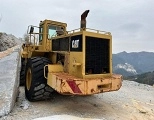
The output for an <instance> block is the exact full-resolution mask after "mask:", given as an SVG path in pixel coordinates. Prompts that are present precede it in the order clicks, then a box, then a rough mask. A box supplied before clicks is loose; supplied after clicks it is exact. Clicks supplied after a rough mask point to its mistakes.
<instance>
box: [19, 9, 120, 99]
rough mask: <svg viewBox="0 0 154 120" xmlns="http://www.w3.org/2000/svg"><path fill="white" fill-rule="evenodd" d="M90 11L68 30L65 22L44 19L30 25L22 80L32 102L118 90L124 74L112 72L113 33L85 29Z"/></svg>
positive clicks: (22, 60)
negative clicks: (58, 96) (37, 23)
mask: <svg viewBox="0 0 154 120" xmlns="http://www.w3.org/2000/svg"><path fill="white" fill-rule="evenodd" d="M88 13H89V10H86V11H85V12H84V13H83V14H82V15H81V27H80V28H79V29H75V30H72V31H67V30H66V27H67V24H66V23H62V22H57V21H52V20H44V21H41V22H40V24H39V27H37V26H32V25H31V26H29V27H28V30H27V33H28V35H29V36H28V39H27V41H26V42H25V43H24V44H23V45H22V51H21V62H22V64H21V65H22V66H21V71H20V78H21V79H20V82H21V84H23V83H24V85H25V95H26V97H27V99H28V100H29V101H38V100H44V99H47V98H49V97H50V96H51V95H52V94H53V92H54V91H57V92H58V93H60V94H63V95H92V94H98V93H103V92H109V91H117V90H119V89H120V87H121V85H122V75H116V74H113V73H112V36H111V33H110V32H105V31H100V30H95V29H89V28H86V17H87V15H88Z"/></svg>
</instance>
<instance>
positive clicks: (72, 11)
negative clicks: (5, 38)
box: [0, 0, 154, 53]
mask: <svg viewBox="0 0 154 120" xmlns="http://www.w3.org/2000/svg"><path fill="white" fill-rule="evenodd" d="M85 10H90V12H89V14H88V17H87V28H92V29H97V30H102V31H107V32H111V34H112V51H113V53H118V52H122V51H126V52H140V51H148V52H154V13H153V11H154V0H0V32H5V33H7V34H13V35H15V36H16V37H23V36H24V34H25V33H26V31H27V28H28V25H35V26H38V25H39V22H40V21H41V20H44V19H51V20H55V21H60V22H65V23H67V30H68V31H69V30H72V29H76V28H79V27H80V16H81V14H82V13H83V12H84V11H85Z"/></svg>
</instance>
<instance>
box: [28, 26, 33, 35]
mask: <svg viewBox="0 0 154 120" xmlns="http://www.w3.org/2000/svg"><path fill="white" fill-rule="evenodd" d="M33 32H34V27H32V26H31V27H30V31H29V34H32V33H33Z"/></svg>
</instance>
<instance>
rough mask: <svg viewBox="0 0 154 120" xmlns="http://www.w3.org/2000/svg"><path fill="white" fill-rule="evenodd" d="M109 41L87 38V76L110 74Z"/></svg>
mask: <svg viewBox="0 0 154 120" xmlns="http://www.w3.org/2000/svg"><path fill="white" fill-rule="evenodd" d="M109 43H110V42H109V39H102V38H94V37H88V36H86V61H85V63H86V66H85V73H86V74H105V73H109V72H110V62H109V60H110V58H109V57H110V52H109V51H110V44H109Z"/></svg>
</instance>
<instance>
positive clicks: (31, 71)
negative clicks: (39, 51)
mask: <svg viewBox="0 0 154 120" xmlns="http://www.w3.org/2000/svg"><path fill="white" fill-rule="evenodd" d="M47 64H51V62H50V60H49V59H47V58H44V57H33V58H30V59H29V60H28V63H27V65H26V74H25V95H26V98H27V99H28V100H29V101H40V100H45V99H48V98H50V96H51V95H52V92H54V90H53V89H52V88H51V87H49V86H48V85H47V79H46V78H44V66H45V65H47ZM46 73H47V71H46Z"/></svg>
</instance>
